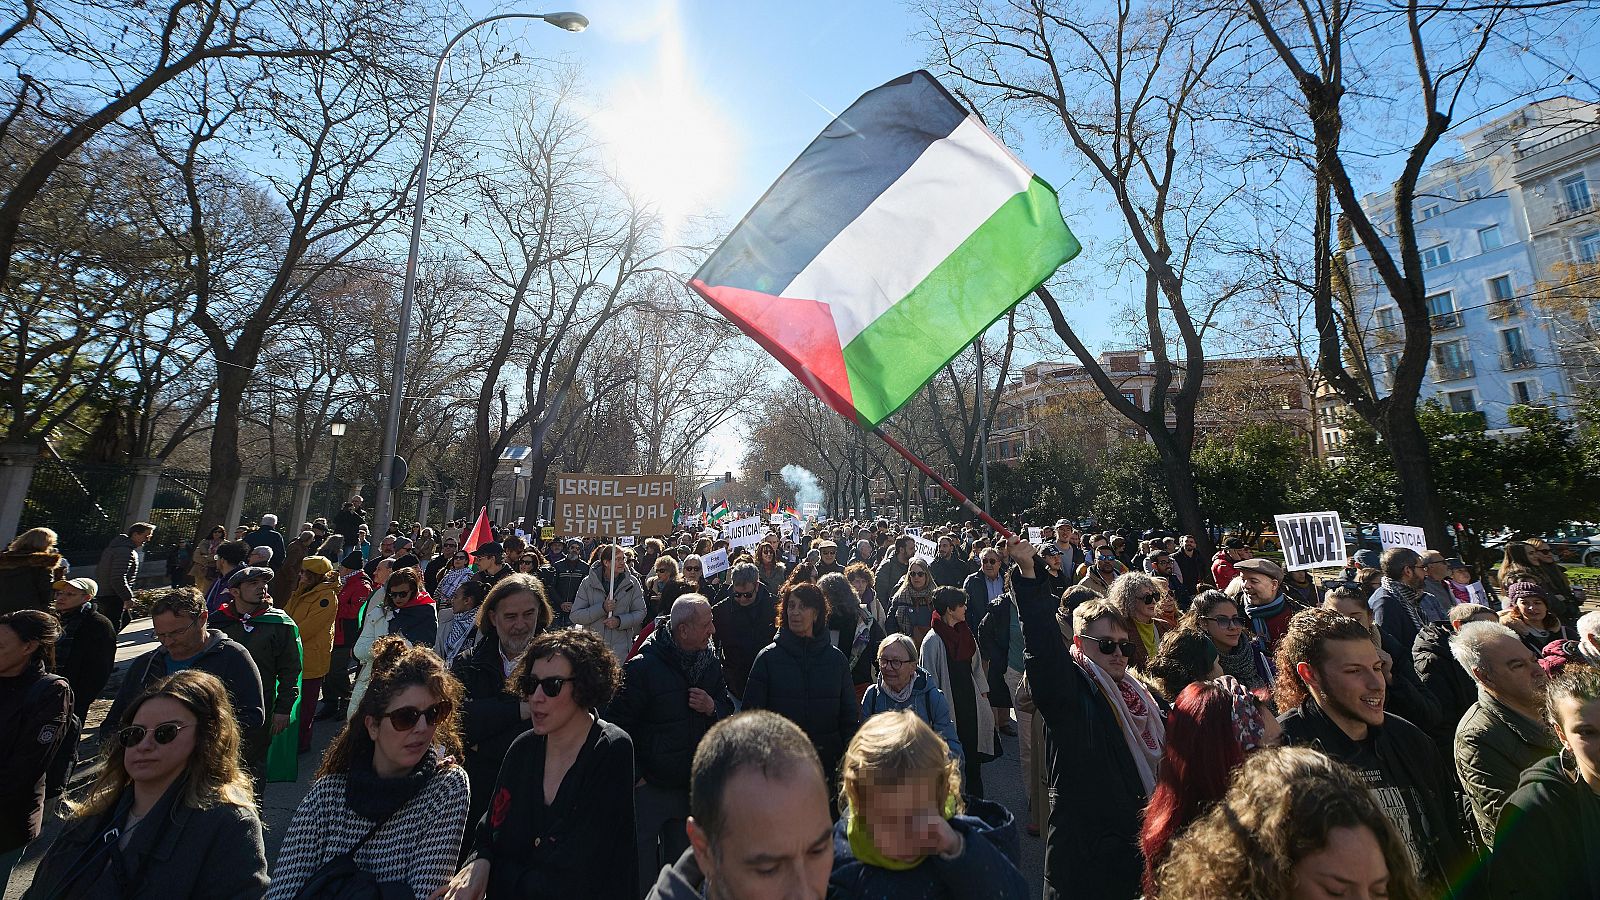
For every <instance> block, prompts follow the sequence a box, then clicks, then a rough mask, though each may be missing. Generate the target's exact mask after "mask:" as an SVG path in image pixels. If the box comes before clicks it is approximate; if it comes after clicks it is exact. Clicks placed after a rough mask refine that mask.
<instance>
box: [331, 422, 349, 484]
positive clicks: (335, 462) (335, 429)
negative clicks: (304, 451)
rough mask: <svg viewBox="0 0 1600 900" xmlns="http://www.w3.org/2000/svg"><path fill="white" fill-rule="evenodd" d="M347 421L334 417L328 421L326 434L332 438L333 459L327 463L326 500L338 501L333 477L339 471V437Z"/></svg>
mask: <svg viewBox="0 0 1600 900" xmlns="http://www.w3.org/2000/svg"><path fill="white" fill-rule="evenodd" d="M346 424H347V423H346V422H345V420H343V419H334V420H333V421H332V422H329V423H328V435H329V436H330V437H332V438H333V459H332V460H330V461H329V463H328V490H327V493H328V502H330V503H338V502H339V495H338V494H336V493H334V478H336V477H337V476H338V472H339V439H340V438H342V437H344V429H345V425H346Z"/></svg>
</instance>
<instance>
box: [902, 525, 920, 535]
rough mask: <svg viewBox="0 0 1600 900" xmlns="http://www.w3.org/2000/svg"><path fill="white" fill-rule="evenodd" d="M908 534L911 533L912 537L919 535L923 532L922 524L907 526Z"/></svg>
mask: <svg viewBox="0 0 1600 900" xmlns="http://www.w3.org/2000/svg"><path fill="white" fill-rule="evenodd" d="M906 534H909V535H911V536H912V537H917V536H918V535H920V534H922V526H920V525H910V526H907V527H906Z"/></svg>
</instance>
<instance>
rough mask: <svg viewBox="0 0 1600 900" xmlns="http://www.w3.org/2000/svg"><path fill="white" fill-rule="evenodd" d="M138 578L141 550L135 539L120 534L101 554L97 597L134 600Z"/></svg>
mask: <svg viewBox="0 0 1600 900" xmlns="http://www.w3.org/2000/svg"><path fill="white" fill-rule="evenodd" d="M138 578H139V549H138V548H137V547H135V546H134V545H133V538H130V537H128V536H127V535H125V534H119V535H117V536H116V537H114V538H112V539H111V543H109V544H107V545H106V549H105V550H104V551H102V552H101V554H100V563H99V564H98V565H96V566H95V569H94V580H95V583H97V584H98V585H100V593H99V594H98V595H97V596H102V597H120V598H122V599H123V600H132V599H133V583H134V582H135V581H136V580H137V579H138ZM112 624H116V623H112Z"/></svg>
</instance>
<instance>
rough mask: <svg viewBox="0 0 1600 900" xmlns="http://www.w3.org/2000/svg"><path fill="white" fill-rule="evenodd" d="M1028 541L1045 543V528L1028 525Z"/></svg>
mask: <svg viewBox="0 0 1600 900" xmlns="http://www.w3.org/2000/svg"><path fill="white" fill-rule="evenodd" d="M1028 543H1030V544H1042V543H1044V529H1043V528H1034V527H1033V526H1031V525H1030V526H1028Z"/></svg>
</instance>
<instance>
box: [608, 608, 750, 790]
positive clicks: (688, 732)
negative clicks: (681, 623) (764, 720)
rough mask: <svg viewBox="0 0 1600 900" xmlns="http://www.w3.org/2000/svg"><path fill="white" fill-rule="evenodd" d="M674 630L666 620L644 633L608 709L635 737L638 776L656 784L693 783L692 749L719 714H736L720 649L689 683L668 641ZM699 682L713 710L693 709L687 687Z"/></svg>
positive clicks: (685, 786)
mask: <svg viewBox="0 0 1600 900" xmlns="http://www.w3.org/2000/svg"><path fill="white" fill-rule="evenodd" d="M671 641H672V633H671V632H670V631H669V630H668V629H667V627H666V624H665V622H660V623H657V626H656V629H655V630H654V631H652V632H651V633H650V636H649V637H647V638H645V640H644V643H643V644H642V645H641V646H640V647H639V652H638V653H637V654H635V655H634V657H633V658H632V659H629V660H628V662H627V664H626V665H624V666H623V667H622V688H621V689H620V690H619V691H617V695H616V696H615V697H614V698H612V700H611V706H610V707H609V708H608V709H607V710H606V720H607V721H609V722H611V723H612V724H613V725H615V726H617V727H618V728H621V729H622V730H623V731H626V732H627V733H628V737H630V738H632V739H633V751H634V761H635V763H636V764H637V768H638V775H639V777H640V778H643V779H645V780H646V781H648V782H650V783H651V784H654V785H659V786H661V787H668V788H682V789H685V790H687V789H688V787H689V767H690V764H691V763H692V762H693V761H694V749H695V747H697V746H699V744H700V739H701V738H702V737H705V734H706V732H707V731H710V730H711V726H712V725H714V724H716V722H717V720H718V719H722V718H726V717H728V716H731V715H733V701H732V699H730V698H729V696H728V686H727V685H726V684H723V682H722V664H721V663H720V662H718V661H717V657H716V654H714V653H713V654H711V660H710V663H709V664H708V665H707V666H706V667H705V671H703V672H701V673H700V675H699V677H698V678H696V679H695V680H694V682H693V683H690V681H689V676H688V673H687V672H685V671H684V670H683V667H682V666H680V665H678V664H677V662H676V655H675V653H674V652H673V651H674V648H671V647H668V646H667V645H668V644H669V643H670V642H671ZM691 687H697V688H699V689H701V690H702V691H705V692H706V693H707V694H710V695H711V699H712V700H713V701H714V702H715V703H716V710H715V711H714V712H713V713H712V714H711V715H706V714H704V713H698V712H695V711H694V710H693V709H690V708H689V688H691Z"/></svg>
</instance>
